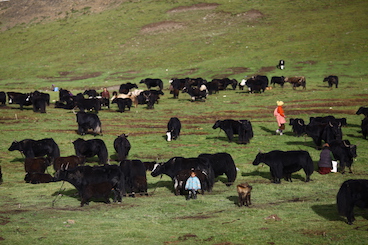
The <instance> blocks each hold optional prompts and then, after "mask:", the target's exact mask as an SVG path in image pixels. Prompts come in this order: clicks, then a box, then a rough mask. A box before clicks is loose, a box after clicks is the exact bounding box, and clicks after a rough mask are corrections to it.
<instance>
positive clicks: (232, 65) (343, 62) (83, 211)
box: [0, 0, 368, 244]
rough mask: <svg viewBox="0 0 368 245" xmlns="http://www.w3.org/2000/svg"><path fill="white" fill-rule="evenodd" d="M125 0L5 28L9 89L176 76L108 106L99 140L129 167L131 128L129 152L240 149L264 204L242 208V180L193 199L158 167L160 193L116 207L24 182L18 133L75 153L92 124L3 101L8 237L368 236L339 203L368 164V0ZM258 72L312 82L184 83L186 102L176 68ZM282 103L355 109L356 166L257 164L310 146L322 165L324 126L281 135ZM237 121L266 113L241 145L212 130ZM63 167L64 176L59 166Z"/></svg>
mask: <svg viewBox="0 0 368 245" xmlns="http://www.w3.org/2000/svg"><path fill="white" fill-rule="evenodd" d="M96 2H98V1H96ZM115 2H118V3H120V2H121V5H118V6H117V7H116V6H114V7H113V8H112V7H111V8H108V9H106V10H105V11H103V12H99V13H93V12H92V11H89V8H85V7H84V8H83V9H84V10H83V11H82V10H81V9H78V6H76V8H75V9H74V10H73V11H70V12H68V15H67V17H63V18H62V19H55V20H54V19H52V18H51V17H50V18H47V17H45V18H44V19H43V20H42V21H40V22H39V23H37V21H36V20H37V19H34V21H33V22H32V23H30V24H27V23H18V24H17V25H16V26H14V27H11V28H5V29H7V30H3V31H2V32H0V36H1V39H2V45H1V47H0V50H1V54H2V55H1V56H0V74H1V78H0V91H6V92H8V91H19V92H31V91H34V90H35V89H39V90H42V91H44V92H48V93H50V95H51V99H52V100H53V101H55V100H57V99H58V93H57V92H51V91H49V89H50V87H51V84H55V85H56V86H58V87H62V88H65V89H68V90H71V91H72V92H73V94H76V93H78V92H83V91H84V90H85V89H90V88H94V89H97V90H98V91H102V87H104V86H106V87H108V88H109V89H110V92H112V91H113V90H117V86H118V85H120V84H121V83H125V82H134V83H139V81H140V79H143V78H146V77H157V78H161V79H163V81H164V83H165V89H164V93H165V95H164V96H161V99H160V102H159V104H156V105H155V109H153V110H148V109H146V108H145V106H142V105H140V106H138V107H137V108H132V109H131V111H127V112H125V113H119V112H117V111H116V110H117V107H116V105H112V107H111V108H110V109H103V110H102V111H100V112H99V114H98V115H99V117H100V119H101V121H102V130H103V136H96V138H100V139H103V140H104V142H105V143H106V145H107V147H108V151H109V156H110V159H111V160H110V163H111V164H116V163H117V162H116V161H115V159H116V155H115V152H114V148H113V141H114V139H115V138H116V136H117V135H119V134H121V133H126V134H129V137H128V139H129V141H130V143H131V145H132V149H131V151H130V153H129V159H140V160H143V161H160V162H162V161H167V160H168V159H169V158H171V157H174V156H184V157H196V156H198V155H199V154H201V153H216V152H227V153H229V154H231V155H232V156H233V158H234V160H235V163H236V165H237V167H238V168H239V171H238V177H237V180H236V183H235V184H238V183H241V182H248V183H249V184H250V185H252V186H253V193H252V203H253V204H252V205H251V206H250V207H249V208H248V207H242V208H239V207H238V206H237V193H236V189H235V186H230V187H227V186H226V185H225V184H224V183H223V182H225V176H222V177H219V178H218V179H217V182H216V183H215V186H214V188H213V192H211V193H205V195H203V196H202V195H199V196H198V199H197V200H190V201H186V200H185V197H184V196H175V195H174V194H173V193H172V183H171V180H170V178H169V177H168V176H162V178H160V177H156V178H154V177H151V175H150V173H149V172H147V178H148V185H149V189H148V192H149V195H148V196H137V197H136V198H129V197H126V198H124V199H123V202H122V203H120V204H117V203H114V204H109V205H106V204H104V203H103V202H100V201H99V200H95V201H92V202H91V203H90V205H89V206H85V207H83V208H81V207H79V204H80V200H79V199H78V197H77V196H76V190H75V188H74V187H73V186H72V185H70V184H68V183H63V182H55V183H48V184H37V185H32V184H27V183H25V182H24V181H23V179H24V175H25V173H24V167H23V161H24V159H23V157H22V155H21V154H20V153H19V152H15V151H14V152H10V151H8V148H9V146H10V145H11V143H12V141H13V140H22V139H26V138H31V139H42V138H48V137H51V138H53V139H54V140H55V141H56V142H57V143H58V145H59V147H60V150H61V155H62V156H67V155H72V154H74V149H73V144H72V143H71V142H72V141H74V140H75V139H77V138H79V137H81V136H79V135H77V133H76V130H77V124H76V122H75V115H74V114H73V112H72V111H69V110H63V109H57V108H54V106H53V103H52V104H51V105H50V106H49V107H48V108H47V113H46V114H39V113H34V112H33V111H32V108H31V107H26V108H25V109H24V110H23V111H20V110H19V106H18V105H8V104H7V105H6V106H0V112H1V114H0V123H1V136H2V143H1V144H0V153H1V158H0V165H1V167H2V173H3V183H2V184H1V185H0V197H1V198H0V207H1V211H0V243H1V244H34V243H37V244H70V243H78V244H102V243H104V244H105V243H106V244H137V243H138V244H365V243H367V242H366V241H367V239H368V233H367V231H368V212H367V210H362V209H358V208H356V209H355V214H356V221H355V223H354V225H352V226H349V225H347V224H346V222H345V218H344V217H340V216H339V215H338V214H337V208H336V194H337V191H338V189H339V187H340V185H341V183H343V182H344V181H345V180H347V179H358V178H364V179H366V178H367V176H368V169H367V162H368V152H367V150H366V149H367V147H368V142H367V140H365V139H363V137H362V134H361V132H360V124H361V120H362V119H363V118H362V115H360V116H358V115H356V114H355V112H356V111H357V109H358V108H359V107H360V106H367V104H368V103H367V101H368V75H367V64H368V63H367V56H366V49H367V44H366V40H367V37H368V34H367V32H366V23H367V16H366V13H365V10H366V9H367V2H366V1H349V2H348V3H347V2H345V1H339V0H331V1H314V0H311V1H301V0H300V1H299V0H298V1H292V2H290V1H282V0H278V1H272V2H271V3H270V1H262V0H260V1H255V0H254V1H247V2H244V1H222V0H219V1H216V2H215V3H217V4H218V5H216V7H213V6H214V5H211V4H213V2H209V1H204V2H205V3H206V4H204V5H196V4H199V3H202V4H203V2H199V1H189V0H188V1H180V2H179V1H148V2H145V1H115ZM107 3H108V4H112V1H107ZM0 4H4V3H0ZM183 6H184V7H183ZM193 6H194V7H193ZM201 6H204V7H201ZM0 7H1V10H4V5H0ZM179 7H182V8H179ZM8 9H11V8H8ZM178 9H179V10H180V9H185V11H178ZM174 10H175V11H174ZM45 16H47V15H45ZM4 25H5V26H6V25H7V23H6V21H4V20H1V27H2V28H3V27H4ZM281 58H283V59H285V60H286V69H285V70H284V71H281V70H276V68H275V65H276V64H277V62H278V60H279V59H281ZM253 74H263V75H267V76H268V77H269V78H271V76H280V75H284V76H294V75H303V76H305V77H306V79H307V89H306V90H301V89H300V88H298V89H296V90H292V88H291V87H290V85H289V84H285V87H284V88H283V89H282V88H280V87H279V86H275V87H274V88H273V89H271V90H267V91H266V92H265V93H262V94H248V93H247V92H246V91H245V90H244V91H241V90H238V89H237V90H230V89H229V90H226V91H220V93H218V94H214V95H211V96H209V97H208V99H207V100H206V102H190V101H189V96H188V95H187V94H184V93H181V94H180V95H179V99H173V98H172V95H170V93H169V90H168V80H169V79H170V78H171V77H187V76H189V77H199V76H201V77H203V78H205V79H207V80H211V79H212V78H215V77H225V76H229V77H230V78H236V79H237V80H238V81H240V80H241V79H242V78H243V77H244V76H250V75H253ZM330 74H335V75H338V76H339V78H340V86H339V88H337V89H336V88H332V89H330V88H328V87H327V84H326V83H323V82H322V80H323V78H324V77H325V76H327V75H330ZM140 88H143V87H142V85H140ZM277 100H283V101H284V102H285V105H284V110H285V113H286V116H287V120H288V119H290V118H303V119H304V120H305V121H307V122H308V121H309V117H311V116H327V115H334V116H335V117H337V118H340V117H346V118H347V122H348V125H347V126H346V127H343V129H342V130H343V134H344V136H343V139H348V140H350V142H351V143H353V144H356V145H357V154H358V157H357V158H356V160H355V162H354V163H353V173H346V174H344V175H342V174H340V173H331V174H328V175H326V176H322V175H319V174H318V173H317V172H315V173H314V174H313V175H312V176H311V179H312V181H311V182H309V183H305V182H304V178H305V174H304V172H303V171H299V172H296V173H294V174H293V175H292V178H293V182H292V183H289V182H286V181H282V182H281V184H280V185H276V184H272V183H271V182H270V177H271V176H270V173H269V168H268V167H267V166H266V165H264V166H261V165H260V166H253V165H252V161H253V160H254V158H255V156H256V155H257V153H258V152H259V151H260V150H261V151H264V152H268V151H271V150H275V149H278V150H285V151H286V150H299V149H300V150H306V151H308V152H309V153H310V155H311V156H312V159H313V161H314V163H315V169H317V162H318V159H319V153H320V151H319V150H317V149H316V148H315V146H314V144H313V141H312V139H311V138H310V137H295V136H294V135H293V133H292V132H291V127H290V126H288V125H287V126H286V131H285V134H284V135H283V136H279V135H275V130H276V129H277V124H276V121H275V118H274V116H273V110H274V108H275V107H276V101H277ZM173 116H177V117H178V118H179V119H180V120H181V122H182V125H183V129H182V133H181V136H180V138H179V139H178V140H176V141H173V142H166V140H165V132H166V124H167V122H168V120H169V118H170V117H173ZM230 118H231V119H247V120H250V121H251V122H252V125H253V130H254V138H253V139H252V140H251V142H250V143H249V144H246V145H242V144H237V143H236V142H231V143H229V142H228V141H227V138H226V136H225V133H224V132H223V131H219V130H218V129H217V130H213V129H212V125H213V124H214V122H215V121H216V120H218V119H221V120H223V119H230ZM83 138H84V139H92V138H95V137H94V136H92V135H86V136H83ZM96 160H97V158H91V159H89V161H88V164H90V165H95V164H96ZM48 172H49V173H50V174H53V169H52V167H49V169H48Z"/></svg>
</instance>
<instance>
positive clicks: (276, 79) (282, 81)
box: [270, 76, 285, 88]
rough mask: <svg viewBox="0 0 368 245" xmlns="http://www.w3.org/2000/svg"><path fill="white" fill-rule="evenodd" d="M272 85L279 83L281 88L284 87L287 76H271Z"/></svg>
mask: <svg viewBox="0 0 368 245" xmlns="http://www.w3.org/2000/svg"><path fill="white" fill-rule="evenodd" d="M270 83H271V85H275V84H279V85H280V86H281V88H283V87H284V84H285V77H283V76H281V77H276V76H274V77H271V82H270Z"/></svg>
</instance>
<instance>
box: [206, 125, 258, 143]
mask: <svg viewBox="0 0 368 245" xmlns="http://www.w3.org/2000/svg"><path fill="white" fill-rule="evenodd" d="M212 128H213V129H216V128H220V129H222V130H224V131H225V133H226V136H227V138H228V140H229V142H232V141H233V138H234V134H237V135H238V138H239V144H247V143H249V141H250V139H251V138H253V128H252V124H251V122H250V121H248V120H233V119H226V120H217V121H216V122H215V124H214V125H213V126H212Z"/></svg>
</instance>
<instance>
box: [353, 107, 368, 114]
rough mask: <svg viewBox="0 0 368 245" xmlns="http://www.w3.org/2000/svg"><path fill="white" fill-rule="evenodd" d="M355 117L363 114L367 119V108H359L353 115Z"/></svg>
mask: <svg viewBox="0 0 368 245" xmlns="http://www.w3.org/2000/svg"><path fill="white" fill-rule="evenodd" d="M355 114H357V115H360V114H363V115H364V116H365V117H368V107H363V106H361V107H359V109H358V110H357V112H356V113H355Z"/></svg>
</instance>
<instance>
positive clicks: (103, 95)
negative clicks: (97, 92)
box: [101, 91, 110, 99]
mask: <svg viewBox="0 0 368 245" xmlns="http://www.w3.org/2000/svg"><path fill="white" fill-rule="evenodd" d="M101 97H102V98H107V99H110V93H109V91H103V92H102V93H101Z"/></svg>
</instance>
